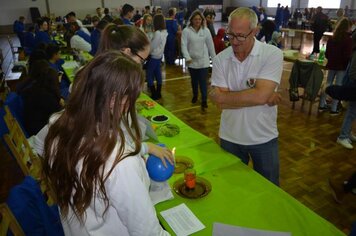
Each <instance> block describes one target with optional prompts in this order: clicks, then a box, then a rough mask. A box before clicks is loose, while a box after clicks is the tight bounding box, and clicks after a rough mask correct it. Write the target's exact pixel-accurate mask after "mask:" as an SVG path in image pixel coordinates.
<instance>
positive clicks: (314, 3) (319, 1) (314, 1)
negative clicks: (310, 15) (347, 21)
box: [308, 0, 340, 8]
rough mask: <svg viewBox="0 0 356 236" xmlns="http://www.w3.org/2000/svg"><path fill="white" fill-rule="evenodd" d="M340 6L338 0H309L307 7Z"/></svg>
mask: <svg viewBox="0 0 356 236" xmlns="http://www.w3.org/2000/svg"><path fill="white" fill-rule="evenodd" d="M319 6H320V7H322V8H340V0H332V1H330V0H329V1H325V0H309V2H308V7H319Z"/></svg>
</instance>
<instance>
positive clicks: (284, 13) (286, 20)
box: [283, 6, 291, 28]
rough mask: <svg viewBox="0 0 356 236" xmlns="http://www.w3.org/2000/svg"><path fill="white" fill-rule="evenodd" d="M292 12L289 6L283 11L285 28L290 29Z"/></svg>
mask: <svg viewBox="0 0 356 236" xmlns="http://www.w3.org/2000/svg"><path fill="white" fill-rule="evenodd" d="M290 15H291V14H290V11H289V9H288V6H286V7H285V8H284V10H283V27H284V28H287V27H288V22H289V19H290Z"/></svg>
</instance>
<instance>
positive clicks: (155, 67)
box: [146, 14, 168, 100]
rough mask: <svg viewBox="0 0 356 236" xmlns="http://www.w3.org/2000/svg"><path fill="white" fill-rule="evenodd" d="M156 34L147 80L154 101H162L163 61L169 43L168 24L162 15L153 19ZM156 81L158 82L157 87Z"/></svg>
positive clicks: (153, 40) (157, 15)
mask: <svg viewBox="0 0 356 236" xmlns="http://www.w3.org/2000/svg"><path fill="white" fill-rule="evenodd" d="M153 28H154V34H153V38H152V41H151V51H150V58H149V60H148V61H147V65H146V80H147V87H148V88H149V89H150V91H151V98H152V99H154V100H157V99H160V98H161V97H162V96H161V88H162V71H161V61H162V57H163V53H164V47H165V46H166V41H167V35H168V33H167V30H166V22H165V20H164V16H163V15H162V14H156V15H155V16H154V17H153ZM154 79H156V81H157V87H155V84H154Z"/></svg>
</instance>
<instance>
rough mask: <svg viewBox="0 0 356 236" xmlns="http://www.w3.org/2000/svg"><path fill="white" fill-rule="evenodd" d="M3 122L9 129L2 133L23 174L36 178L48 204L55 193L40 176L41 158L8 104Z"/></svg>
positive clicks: (53, 201) (52, 199)
mask: <svg viewBox="0 0 356 236" xmlns="http://www.w3.org/2000/svg"><path fill="white" fill-rule="evenodd" d="M4 120H5V123H6V125H7V127H8V129H9V133H8V134H4V140H5V143H6V144H7V146H8V147H9V149H10V151H11V153H12V155H13V156H14V157H15V159H16V161H17V163H18V165H19V166H20V168H21V170H22V172H23V173H24V175H31V176H32V177H33V178H34V179H36V180H38V181H39V182H40V185H41V190H42V192H43V193H44V194H45V196H46V198H47V203H48V205H52V204H54V203H55V195H54V191H53V189H52V187H51V185H50V184H49V183H48V181H47V179H45V178H43V177H42V162H41V161H42V160H41V157H39V156H38V155H36V154H35V153H34V152H33V150H32V148H31V146H30V144H29V143H28V141H27V139H26V136H25V134H24V132H23V130H22V129H21V126H20V125H19V123H18V122H17V120H16V119H15V118H14V117H13V115H12V113H11V111H10V109H9V107H8V106H5V115H4Z"/></svg>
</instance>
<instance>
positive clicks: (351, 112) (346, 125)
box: [339, 101, 356, 139]
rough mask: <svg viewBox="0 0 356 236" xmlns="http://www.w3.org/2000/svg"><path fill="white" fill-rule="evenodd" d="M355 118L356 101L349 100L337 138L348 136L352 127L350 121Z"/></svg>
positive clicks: (346, 137)
mask: <svg viewBox="0 0 356 236" xmlns="http://www.w3.org/2000/svg"><path fill="white" fill-rule="evenodd" d="M355 119H356V101H352V102H351V101H350V102H349V107H348V108H347V111H346V114H345V117H344V121H343V123H342V126H341V131H340V135H339V139H348V138H350V133H351V129H352V121H354V120H355Z"/></svg>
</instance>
